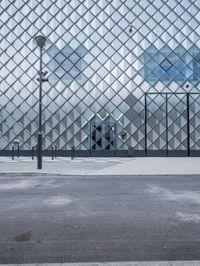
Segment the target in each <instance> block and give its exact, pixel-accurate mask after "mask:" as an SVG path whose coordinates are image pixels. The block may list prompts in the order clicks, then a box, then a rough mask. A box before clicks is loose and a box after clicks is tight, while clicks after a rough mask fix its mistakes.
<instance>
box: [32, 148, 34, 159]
mask: <svg viewBox="0 0 200 266" xmlns="http://www.w3.org/2000/svg"><path fill="white" fill-rule="evenodd" d="M32 160H34V147H32Z"/></svg>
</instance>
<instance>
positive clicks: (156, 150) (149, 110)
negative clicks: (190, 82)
mask: <svg viewBox="0 0 200 266" xmlns="http://www.w3.org/2000/svg"><path fill="white" fill-rule="evenodd" d="M145 155H146V156H154V155H155V156H157V155H160V156H190V155H191V156H195V155H196V156H199V155H200V93H146V94H145Z"/></svg>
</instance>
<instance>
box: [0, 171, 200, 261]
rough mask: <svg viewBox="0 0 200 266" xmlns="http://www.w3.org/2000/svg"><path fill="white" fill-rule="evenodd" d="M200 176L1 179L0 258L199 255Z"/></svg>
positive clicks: (172, 257)
mask: <svg viewBox="0 0 200 266" xmlns="http://www.w3.org/2000/svg"><path fill="white" fill-rule="evenodd" d="M199 179H200V176H168V177H164V176H157V177H153V176H151V177H150V176H140V177H137V176H135V177H127V176H123V177H119V176H118V178H116V177H113V176H106V178H102V177H97V176H90V177H89V178H86V177H84V176H82V177H76V178H74V177H70V176H69V177H64V176H59V177H57V176H55V177H53V176H50V177H48V178H44V177H39V176H37V177H34V176H28V177H26V176H24V177H16V176H14V177H13V176H12V177H8V176H7V177H3V176H1V179H0V199H1V202H0V203H1V204H0V263H15V264H16V263H36V262H37V263H45V262H48V263H50V262H52V263H55V262H57V263H61V262H65V263H66V262H80V261H81V262H94V261H97V262H104V261H107V262H109V261H118V262H119V261H155V260H156V261H157V260H159V261H168V260H170V261H176V260H200V230H199V228H200V208H199V207H200V185H199ZM197 263H198V262H197ZM86 265H87V264H86ZM88 265H90V264H88ZM113 265H114V264H113ZM116 265H120V264H116ZM121 265H123V264H121ZM125 265H126V264H125ZM136 265H137V264H136ZM143 265H145V264H143ZM147 265H148V264H147ZM151 265H157V264H156V262H154V264H151ZM158 265H159V264H158ZM160 265H162V264H160ZM163 265H169V264H163ZM171 265H175V264H171ZM176 265H193V264H176ZM194 265H195V264H194ZM196 265H200V264H196Z"/></svg>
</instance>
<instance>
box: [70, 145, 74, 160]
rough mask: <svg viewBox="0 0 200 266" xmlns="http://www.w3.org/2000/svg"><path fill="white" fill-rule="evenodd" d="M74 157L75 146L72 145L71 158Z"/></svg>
mask: <svg viewBox="0 0 200 266" xmlns="http://www.w3.org/2000/svg"><path fill="white" fill-rule="evenodd" d="M74 159H75V146H74V145H73V146H72V150H71V160H74Z"/></svg>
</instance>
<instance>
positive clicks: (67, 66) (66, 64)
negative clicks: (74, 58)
mask: <svg viewBox="0 0 200 266" xmlns="http://www.w3.org/2000/svg"><path fill="white" fill-rule="evenodd" d="M62 67H63V68H64V69H65V70H66V71H69V70H70V69H71V68H72V67H73V64H72V62H71V61H69V60H68V59H66V60H65V61H64V62H63V63H62Z"/></svg>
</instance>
